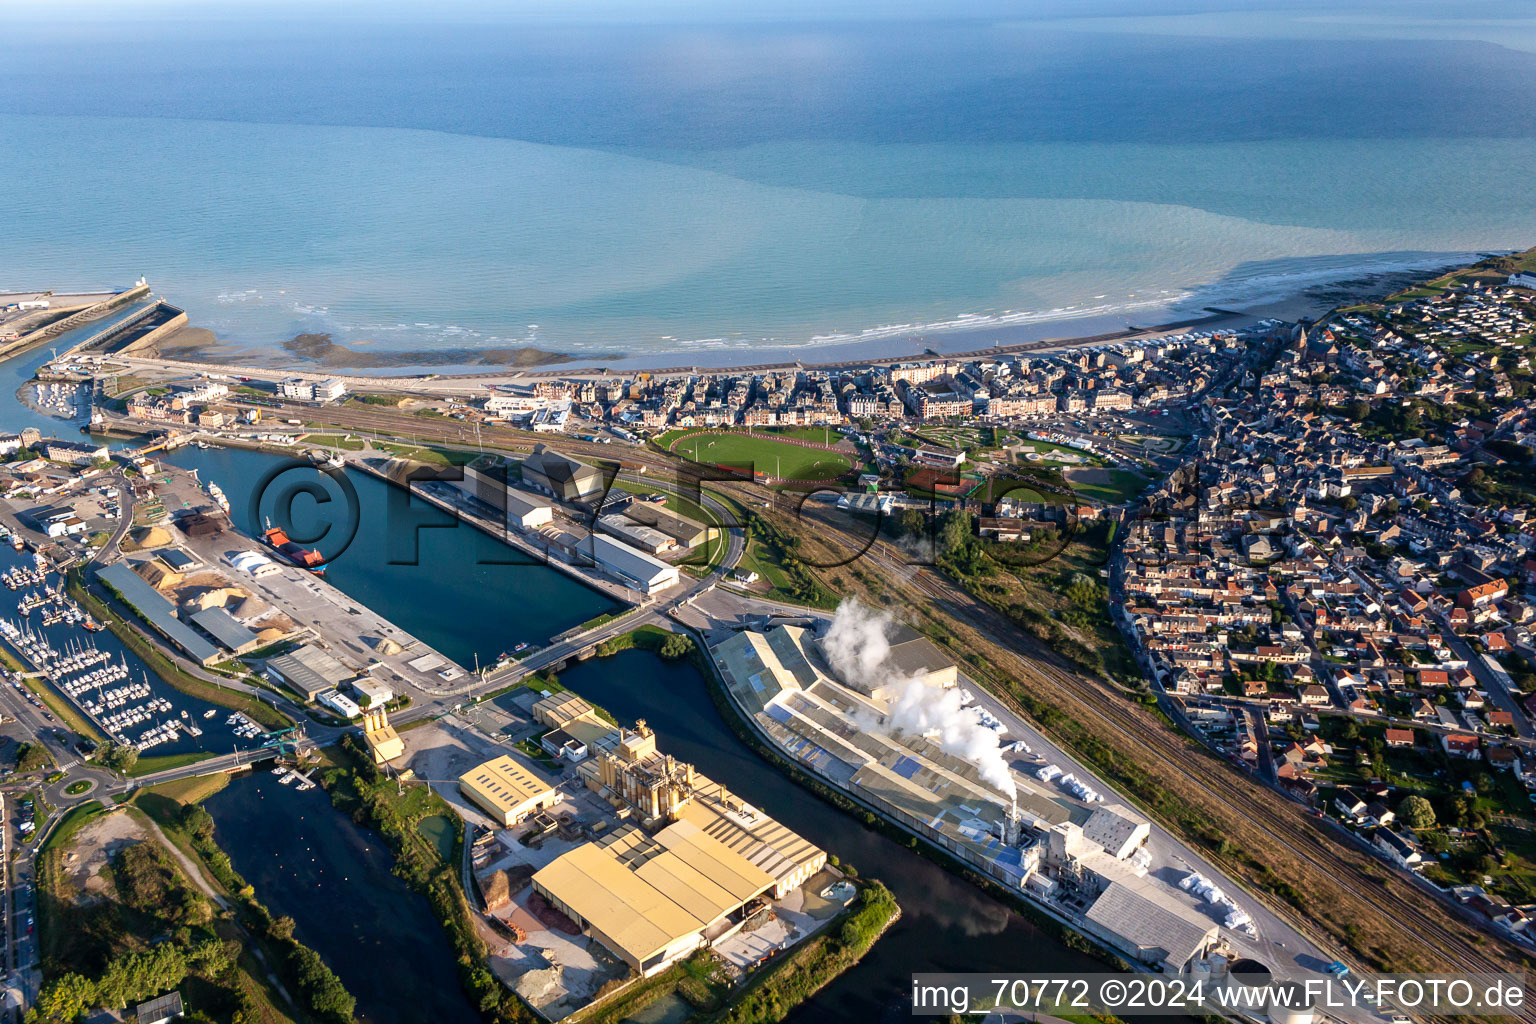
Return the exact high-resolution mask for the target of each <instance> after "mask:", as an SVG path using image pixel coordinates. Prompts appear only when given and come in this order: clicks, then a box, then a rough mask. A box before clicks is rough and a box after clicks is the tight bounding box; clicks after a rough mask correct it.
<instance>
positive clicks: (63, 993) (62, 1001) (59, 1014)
mask: <svg viewBox="0 0 1536 1024" xmlns="http://www.w3.org/2000/svg"><path fill="white" fill-rule="evenodd" d="M95 1003H96V986H95V985H94V984H93V983H92V982H91V980H90V979H89V978H87V977H85V976H83V975H80V974H64V975H60V976H59V977H57V978H54V979H53V980H52V981H50V982H48V984H46V985H44V986H43V990H42V992H40V993H39V994H38V997H37V1002H36V1003H35V1004H34V1005H33V1007H32V1009H31V1011H30V1012H29V1013H28V1014H27V1020H28V1021H29V1022H32V1021H36V1022H38V1024H69V1022H72V1021H75V1020H78V1019H79V1018H80V1017H82V1016H84V1015H85V1011H87V1010H89V1009H90V1008H91V1007H92V1006H94V1005H95Z"/></svg>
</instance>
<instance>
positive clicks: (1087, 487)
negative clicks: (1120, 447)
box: [1067, 469, 1147, 505]
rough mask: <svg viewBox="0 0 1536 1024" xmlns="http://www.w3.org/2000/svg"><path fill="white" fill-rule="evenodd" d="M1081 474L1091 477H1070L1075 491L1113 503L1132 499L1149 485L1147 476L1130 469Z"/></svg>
mask: <svg viewBox="0 0 1536 1024" xmlns="http://www.w3.org/2000/svg"><path fill="white" fill-rule="evenodd" d="M1068 472H1069V473H1070V472H1071V471H1070V470H1069V471H1068ZM1081 475H1082V476H1089V479H1087V480H1083V479H1079V478H1078V475H1075V474H1074V475H1073V476H1071V477H1069V478H1068V481H1067V482H1068V483H1069V484H1070V485H1071V487H1072V490H1073V492H1074V493H1075V494H1077V495H1078V496H1079V497H1083V498H1094V499H1097V500H1099V501H1102V502H1105V503H1107V504H1111V505H1118V504H1120V503H1121V502H1124V501H1130V500H1131V499H1132V498H1134V497H1136V496H1137V495H1138V494H1140V493H1141V492H1142V490H1143V488H1145V487H1146V486H1147V478H1146V477H1144V476H1142V475H1141V474H1140V473H1136V472H1133V471H1131V470H1129V469H1094V470H1086V471H1084V472H1083V473H1082V474H1081Z"/></svg>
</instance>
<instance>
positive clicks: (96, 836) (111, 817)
mask: <svg viewBox="0 0 1536 1024" xmlns="http://www.w3.org/2000/svg"><path fill="white" fill-rule="evenodd" d="M148 838H149V835H148V833H146V832H145V831H144V827H143V826H142V825H140V824H139V823H138V822H136V821H134V820H133V818H131V817H129V816H128V815H127V814H123V813H118V814H108V815H105V816H104V817H101V818H97V819H96V820H95V821H93V822H91V823H90V824H89V825H86V826H85V827H84V828H82V829H81V830H80V831H79V832H78V833H77V834H76V835H75V837H74V842H73V843H72V844H71V845H70V849H69V852H68V853H67V854H65V855H64V872H65V876H66V877H67V878H68V879H69V883H70V885H72V886H74V888H75V889H76V890H77V891H78V892H79V893H80V894H81V895H80V902H82V903H83V902H91V901H94V900H97V899H101V898H102V897H104V896H109V895H111V893H112V883H111V882H110V881H109V880H108V878H107V876H106V875H104V874H103V873H102V869H103V868H105V867H106V866H107V862H108V861H109V860H111V858H112V857H113V855H115V854H116V853H117V852H118V851H119V850H121V849H122V848H123V847H125V846H129V845H132V844H133V843H137V842H142V841H143V840H145V839H148Z"/></svg>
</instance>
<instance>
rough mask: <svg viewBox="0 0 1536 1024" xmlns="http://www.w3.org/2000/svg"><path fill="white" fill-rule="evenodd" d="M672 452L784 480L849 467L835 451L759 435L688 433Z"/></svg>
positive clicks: (819, 477) (843, 470) (830, 474)
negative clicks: (741, 467)
mask: <svg viewBox="0 0 1536 1024" xmlns="http://www.w3.org/2000/svg"><path fill="white" fill-rule="evenodd" d="M672 450H673V451H674V452H676V453H677V454H679V455H682V456H683V457H685V458H689V459H692V460H694V461H695V462H707V463H715V464H724V465H728V466H745V465H751V466H752V468H753V469H754V470H755V471H756V472H759V473H766V474H768V475H769V476H776V477H779V478H780V479H784V480H827V479H830V478H831V477H834V476H842V475H843V474H844V473H846V472H848V471H849V470H850V469H852V468H853V463H851V462H849V461H848V459H847V457H846V456H843V455H839V454H838V453H837V452H829V451H823V450H821V449H819V448H806V447H803V446H801V445H798V444H790V443H788V442H785V441H775V440H773V439H772V438H769V437H765V436H763V435H762V434H745V433H742V434H692V435H689V436H687V437H683V438H679V439H678V440H677V441H676V442H674V444H673V445H672Z"/></svg>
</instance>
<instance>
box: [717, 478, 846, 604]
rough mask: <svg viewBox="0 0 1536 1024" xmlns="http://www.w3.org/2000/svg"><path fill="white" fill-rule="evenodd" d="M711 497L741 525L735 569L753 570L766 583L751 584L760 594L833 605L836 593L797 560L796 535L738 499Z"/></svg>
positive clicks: (771, 598)
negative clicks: (741, 544) (742, 543)
mask: <svg viewBox="0 0 1536 1024" xmlns="http://www.w3.org/2000/svg"><path fill="white" fill-rule="evenodd" d="M715 497H716V498H717V499H718V500H719V501H720V503H721V504H722V505H724V506H725V507H726V509H727V510H728V511H729V512H730V513H731V515H732V516H733V517H734V518H735V521H736V522H737V523H739V524H740V525H741V526H742V530H743V533H744V534H745V537H744V540H745V546H744V547H743V549H742V556H741V562H740V564H739V565H738V566H737V569H738V570H739V571H742V572H755V573H757V574H758V576H759V577H760V578H761V583H766V584H767V585H768V589H767V590H766V591H764V590H762V589H761V587H760V586H755V587H754V589H755V591H756V592H757V593H759V594H760V596H762V597H766V598H768V599H770V600H773V601H782V602H784V603H786V604H799V605H805V606H807V607H810V608H824V609H831V608H836V607H837V600H838V598H837V594H836V593H834V592H833V591H832V590H831V589H830V588H828V587H827V586H826V585H824V584H823V583H822V581H821V580H820V578H818V577H817V575H816V574H815V573H814V572H813V571H811V568H810V567H809V566H806V565H805V564H804V563H803V562H802V561H801V560H800V558H799V556H798V552H799V549H800V540H799V538H798V537H795V536H792V535H790V534H787V533H785V532H784V531H783V530H782V529H781V528H779V527H777V526H776V525H774V524H773V523H772V522H771V521H769V520H768V519H766V518H764V517H762V516H759V515H756V514H754V513H752V512H749V511H748V510H747V508H746V507H745V506H744V505H742V504H741V503H740V502H739V501H736V500H734V499H732V498H730V497H728V496H726V495H724V494H717V495H715Z"/></svg>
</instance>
